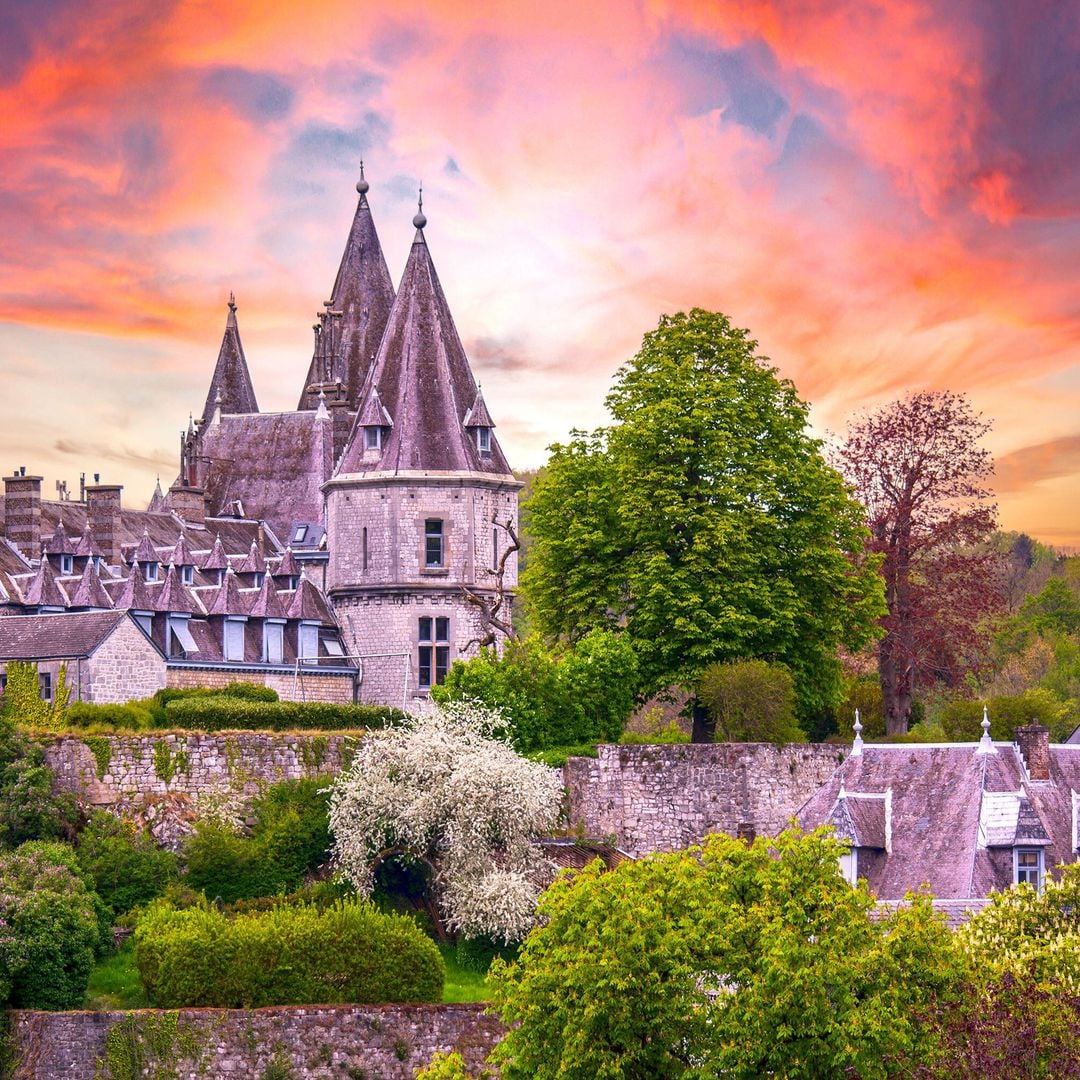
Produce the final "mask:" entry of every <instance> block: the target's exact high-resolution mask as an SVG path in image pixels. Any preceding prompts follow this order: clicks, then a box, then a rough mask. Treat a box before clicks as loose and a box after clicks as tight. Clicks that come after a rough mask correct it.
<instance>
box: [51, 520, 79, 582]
mask: <svg viewBox="0 0 1080 1080" xmlns="http://www.w3.org/2000/svg"><path fill="white" fill-rule="evenodd" d="M77 550H78V549H77V548H76V546H75V544H74V543H72V541H71V539H70V537H69V536H68V534H67V533H66V532H65V531H64V523H63V522H62V521H61V522H59V523H58V524H57V526H56V532H54V533H53V534H52V536H51V537H50V538H49V539H48V540H46V541H45V555H46V558H47V559H48V560H49V563H50V564H51V565H52V568H53V569H54V570H55V571H56V572H57V573H58V574H60V575H61V577H63V576H65V575H69V574H73V573H75V553H76V551H77Z"/></svg>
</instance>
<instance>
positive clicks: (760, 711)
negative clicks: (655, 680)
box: [697, 660, 806, 746]
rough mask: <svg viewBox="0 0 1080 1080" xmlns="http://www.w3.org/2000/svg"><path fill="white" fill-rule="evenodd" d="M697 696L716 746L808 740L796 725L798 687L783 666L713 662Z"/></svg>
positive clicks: (705, 671)
mask: <svg viewBox="0 0 1080 1080" xmlns="http://www.w3.org/2000/svg"><path fill="white" fill-rule="evenodd" d="M697 696H698V701H700V702H701V704H702V705H704V706H705V708H706V709H707V710H708V712H709V720H710V722H711V724H712V727H713V739H714V741H716V742H772V743H776V744H777V745H778V746H779V745H782V744H783V743H789V742H801V741H804V740H805V739H806V735H805V734H804V732H803V730H802V728H800V727H799V725H798V724H797V723H796V721H795V684H794V682H793V681H792V678H791V672H789V671H788V669H787V668H786V667H784V665H783V664H767V663H766V662H765V661H764V660H735V661H732V662H731V663H727V664H710V665H709V666H708V667H707V668H706V669H705V670H704V671H703V672H702V674H701V680H700V682H699V683H698V691H697Z"/></svg>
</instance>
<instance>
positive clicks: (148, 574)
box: [131, 529, 161, 581]
mask: <svg viewBox="0 0 1080 1080" xmlns="http://www.w3.org/2000/svg"><path fill="white" fill-rule="evenodd" d="M131 562H132V564H135V563H138V564H139V568H140V569H141V570H142V573H143V580H144V581H157V579H158V569H159V567H160V565H161V564H160V560H159V559H158V553H157V550H156V549H155V547H154V545H153V544H152V543H151V542H150V533H149V532H148V531H147V530H145V529H144V530H143V534H142V539H141V540H140V541H139V546H138V547H137V548H136V549H135V554H134V555H132V557H131Z"/></svg>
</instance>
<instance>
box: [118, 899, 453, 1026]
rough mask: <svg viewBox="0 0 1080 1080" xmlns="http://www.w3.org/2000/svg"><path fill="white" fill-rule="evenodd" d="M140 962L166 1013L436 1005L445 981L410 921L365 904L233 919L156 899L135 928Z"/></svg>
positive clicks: (435, 954) (434, 952)
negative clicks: (198, 1008) (181, 908)
mask: <svg viewBox="0 0 1080 1080" xmlns="http://www.w3.org/2000/svg"><path fill="white" fill-rule="evenodd" d="M135 962H136V965H137V966H138V969H139V977H140V978H141V979H142V982H143V986H144V987H145V989H146V992H147V995H148V996H149V997H150V999H151V1000H152V1001H153V1002H154V1003H155V1004H156V1005H158V1006H160V1007H162V1008H185V1007H191V1006H213V1007H217V1008H239V1007H246V1008H258V1007H260V1006H265V1005H304V1004H315V1003H320V1004H334V1003H338V1002H350V1003H357V1004H380V1003H383V1002H420V1001H439V1000H440V999H441V997H442V987H443V979H444V976H445V968H444V965H443V960H442V957H441V955H440V954H439V950H438V949H437V948H436V946H435V944H434V942H432V941H431V940H430V939H429V938H427V937H426V936H425V935H424V933H423V931H421V930H420V929H419V927H417V925H416V924H415V923H414V922H413V921H412V920H411V919H408V918H405V917H403V916H397V915H384V914H382V913H381V912H379V911H377V910H376V909H375V908H374V907H373V906H371V905H370V904H367V903H363V902H359V901H347V902H343V903H339V904H336V905H334V906H333V907H331V908H329V909H327V910H325V911H319V910H318V909H316V908H314V907H280V908H276V909H275V910H273V911H268V912H265V913H261V914H251V915H237V916H235V917H234V918H228V917H227V916H225V915H223V914H222V913H221V912H219V911H215V910H214V909H212V908H210V907H208V906H207V907H194V908H188V909H187V910H184V911H176V910H175V909H173V908H171V907H169V906H168V905H167V904H163V903H161V902H160V901H159V902H158V903H156V904H154V905H152V906H151V907H150V908H149V909H148V910H147V912H146V914H145V915H144V916H143V918H142V919H141V920H140V921H139V925H138V926H137V928H136V930H135Z"/></svg>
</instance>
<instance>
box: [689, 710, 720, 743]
mask: <svg viewBox="0 0 1080 1080" xmlns="http://www.w3.org/2000/svg"><path fill="white" fill-rule="evenodd" d="M691 716H692V717H693V721H694V727H693V732H692V734H691V736H690V741H691V742H696V743H711V742H712V741H713V736H714V735H715V734H716V725H715V724H714V723H713V722H712V720H710V719H709V712H708V710H707V709H706V708H705V706H704V705H702V704H700V703H699V702H697V701H695V702H694V709H693V712H692V713H691Z"/></svg>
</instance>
